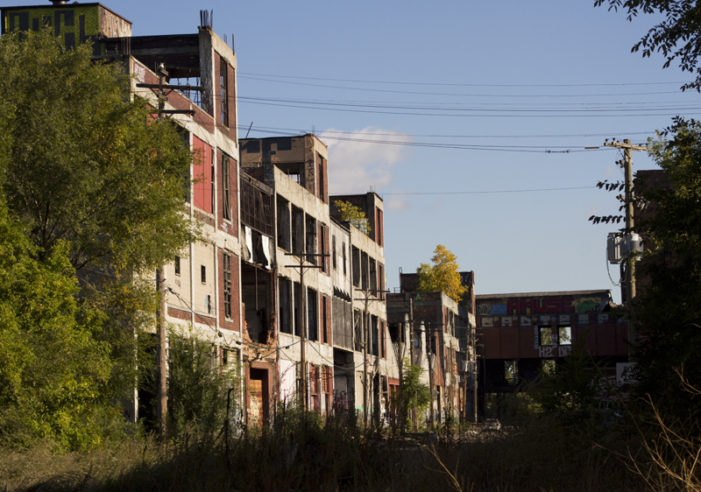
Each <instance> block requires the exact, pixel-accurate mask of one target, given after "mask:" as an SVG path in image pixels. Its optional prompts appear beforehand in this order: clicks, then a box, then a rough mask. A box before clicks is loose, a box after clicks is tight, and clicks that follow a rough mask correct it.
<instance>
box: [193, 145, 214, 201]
mask: <svg viewBox="0 0 701 492" xmlns="http://www.w3.org/2000/svg"><path fill="white" fill-rule="evenodd" d="M192 150H193V154H194V156H193V159H194V160H193V162H192V176H193V179H194V181H195V183H194V188H195V190H194V191H195V193H194V202H193V203H194V205H195V207H197V208H199V209H200V210H204V211H205V212H208V213H210V214H211V213H212V212H213V210H212V147H210V146H209V145H207V144H206V143H205V142H203V141H202V140H200V139H199V138H197V137H196V136H194V135H193V136H192Z"/></svg>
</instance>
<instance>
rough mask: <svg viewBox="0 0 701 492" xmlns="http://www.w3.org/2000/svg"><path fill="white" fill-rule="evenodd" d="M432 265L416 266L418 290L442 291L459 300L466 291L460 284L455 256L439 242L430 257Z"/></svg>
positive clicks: (458, 268)
mask: <svg viewBox="0 0 701 492" xmlns="http://www.w3.org/2000/svg"><path fill="white" fill-rule="evenodd" d="M431 261H432V262H433V265H429V264H428V263H422V264H421V265H420V266H419V268H417V270H416V273H417V274H418V276H419V287H418V290H419V291H420V292H444V293H445V294H446V295H447V296H448V297H450V298H452V299H454V300H455V302H460V300H461V299H462V296H463V295H464V294H465V292H467V287H465V286H464V285H462V282H461V279H460V267H459V266H458V263H457V257H456V256H455V255H454V254H453V253H452V252H451V251H450V250H449V249H448V248H446V247H445V246H443V245H442V244H439V245H438V246H436V249H435V250H434V252H433V257H432V258H431Z"/></svg>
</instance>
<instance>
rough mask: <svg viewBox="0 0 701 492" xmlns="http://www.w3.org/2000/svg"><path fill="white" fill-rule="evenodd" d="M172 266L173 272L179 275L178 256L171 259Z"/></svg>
mask: <svg viewBox="0 0 701 492" xmlns="http://www.w3.org/2000/svg"><path fill="white" fill-rule="evenodd" d="M173 268H174V269H175V274H176V275H180V257H179V256H176V257H175V258H174V259H173Z"/></svg>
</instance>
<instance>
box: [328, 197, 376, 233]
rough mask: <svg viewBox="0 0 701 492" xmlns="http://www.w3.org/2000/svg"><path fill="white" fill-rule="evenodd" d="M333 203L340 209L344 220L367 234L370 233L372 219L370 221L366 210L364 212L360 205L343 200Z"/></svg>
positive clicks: (339, 211) (339, 212)
mask: <svg viewBox="0 0 701 492" xmlns="http://www.w3.org/2000/svg"><path fill="white" fill-rule="evenodd" d="M333 204H334V206H335V207H336V209H337V210H338V214H339V215H340V217H341V220H342V221H344V222H349V223H350V224H351V225H352V226H354V227H356V228H357V229H359V230H360V231H361V232H364V233H365V234H368V235H369V234H370V221H368V218H367V216H366V215H365V212H363V211H362V210H361V209H360V207H357V206H355V205H353V204H352V203H351V202H346V201H343V200H336V201H334V203H333Z"/></svg>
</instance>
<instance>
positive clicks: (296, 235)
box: [292, 205, 304, 255]
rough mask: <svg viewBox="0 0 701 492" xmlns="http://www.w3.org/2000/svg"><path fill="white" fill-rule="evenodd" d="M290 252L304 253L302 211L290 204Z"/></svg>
mask: <svg viewBox="0 0 701 492" xmlns="http://www.w3.org/2000/svg"><path fill="white" fill-rule="evenodd" d="M292 252H293V253H294V254H296V255H301V254H304V212H302V209H301V208H298V207H295V206H294V205H292Z"/></svg>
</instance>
